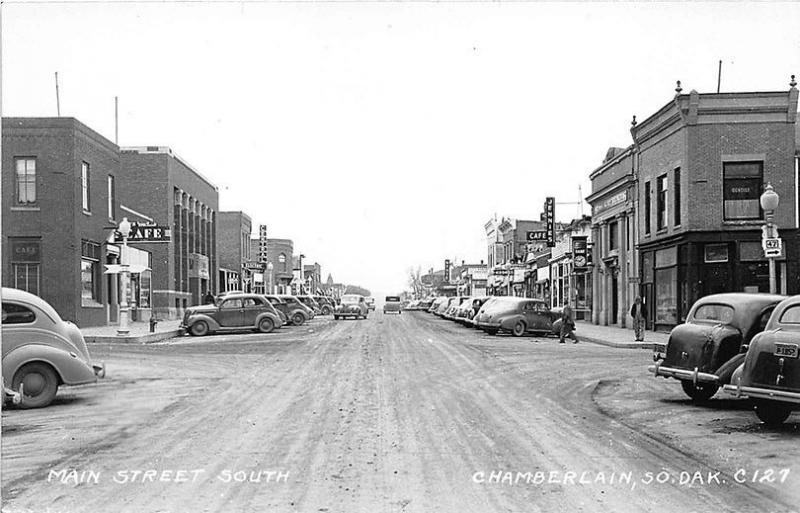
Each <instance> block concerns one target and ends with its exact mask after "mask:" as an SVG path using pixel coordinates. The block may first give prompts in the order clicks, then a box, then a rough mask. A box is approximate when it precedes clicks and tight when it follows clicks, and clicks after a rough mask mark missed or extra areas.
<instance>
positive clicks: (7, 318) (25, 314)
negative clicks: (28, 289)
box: [3, 303, 36, 324]
mask: <svg viewBox="0 0 800 513" xmlns="http://www.w3.org/2000/svg"><path fill="white" fill-rule="evenodd" d="M35 320H36V314H34V313H33V311H32V310H31V309H30V308H27V307H25V306H22V305H16V304H14V303H3V324H29V323H31V322H33V321H35Z"/></svg>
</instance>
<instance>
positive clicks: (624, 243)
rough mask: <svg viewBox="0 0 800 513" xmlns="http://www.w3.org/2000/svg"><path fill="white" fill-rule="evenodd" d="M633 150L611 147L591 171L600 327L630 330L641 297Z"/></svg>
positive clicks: (594, 318) (594, 275)
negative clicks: (635, 303)
mask: <svg viewBox="0 0 800 513" xmlns="http://www.w3.org/2000/svg"><path fill="white" fill-rule="evenodd" d="M635 162H636V153H635V151H634V147H633V146H630V147H628V148H625V149H623V148H610V149H609V150H608V152H607V153H606V158H605V159H604V161H603V164H602V165H601V166H600V167H598V168H597V169H596V170H594V171H593V172H592V174H591V175H590V176H589V178H590V179H591V181H592V194H591V195H589V197H588V198H586V201H588V202H589V204H590V205H591V206H592V241H593V242H594V244H593V251H592V262H593V265H592V268H591V280H592V285H593V287H592V313H591V319H592V322H593V323H595V324H601V325H604V326H608V325H617V326H620V327H624V326H630V325H631V324H630V322H631V319H629V316H628V312H629V310H630V305H631V304H632V303H633V299H634V298H635V297H636V295H638V294H639V262H638V258H637V252H636V245H637V244H638V242H639V240H638V233H637V224H636V215H635V208H634V204H635V203H634V202H635V199H636V196H637V192H636V183H635V168H634V163H635Z"/></svg>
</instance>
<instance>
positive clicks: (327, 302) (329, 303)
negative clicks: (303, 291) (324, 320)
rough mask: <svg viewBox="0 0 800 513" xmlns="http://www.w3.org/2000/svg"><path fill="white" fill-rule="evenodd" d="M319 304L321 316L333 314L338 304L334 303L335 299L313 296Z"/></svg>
mask: <svg viewBox="0 0 800 513" xmlns="http://www.w3.org/2000/svg"><path fill="white" fill-rule="evenodd" d="M312 297H313V298H314V299H315V300H316V301H317V303H318V304H319V309H320V312H321V313H320V315H330V314H332V313H333V309H334V308H335V307H336V304H335V303H334V302H333V299H331V298H329V297H327V296H312Z"/></svg>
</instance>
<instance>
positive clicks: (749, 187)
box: [722, 162, 764, 221]
mask: <svg viewBox="0 0 800 513" xmlns="http://www.w3.org/2000/svg"><path fill="white" fill-rule="evenodd" d="M763 180H764V163H763V162H723V163H722V182H723V183H722V203H723V214H724V219H725V220H726V221H730V220H737V221H738V220H747V219H761V204H760V203H759V198H760V197H761V192H762V191H761V186H762V183H763Z"/></svg>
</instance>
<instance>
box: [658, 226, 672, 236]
mask: <svg viewBox="0 0 800 513" xmlns="http://www.w3.org/2000/svg"><path fill="white" fill-rule="evenodd" d="M668 231H669V230H668V229H667V228H661V229H660V230H658V231H656V235H666V234H667V232H668Z"/></svg>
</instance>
